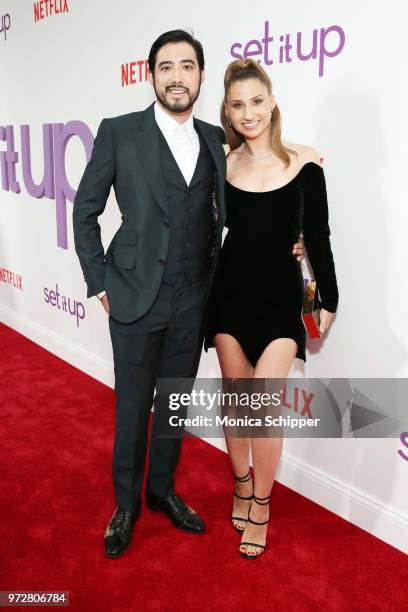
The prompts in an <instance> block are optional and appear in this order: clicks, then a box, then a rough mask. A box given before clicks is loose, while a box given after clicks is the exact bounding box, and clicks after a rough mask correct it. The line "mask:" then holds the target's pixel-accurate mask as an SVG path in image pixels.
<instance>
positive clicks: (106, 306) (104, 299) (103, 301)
mask: <svg viewBox="0 0 408 612" xmlns="http://www.w3.org/2000/svg"><path fill="white" fill-rule="evenodd" d="M99 301H100V302H101V304H102V306H103V307H104V309H105V312H107V314H109V302H108V296H107V295H106V293H105V295H104V296H103V297H102V298H100V300H99Z"/></svg>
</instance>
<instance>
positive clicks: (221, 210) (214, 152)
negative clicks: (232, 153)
mask: <svg viewBox="0 0 408 612" xmlns="http://www.w3.org/2000/svg"><path fill="white" fill-rule="evenodd" d="M194 125H195V127H196V128H197V129H198V130H199V132H200V134H201V136H202V137H203V138H204V140H205V142H206V145H207V147H208V149H209V151H210V153H211V156H212V158H213V161H214V164H215V169H216V172H217V202H218V222H219V223H220V224H221V226H223V225H224V221H225V202H224V192H225V179H226V173H227V162H226V160H225V152H224V148H223V146H222V143H221V142H220V141H219V140H218V138H217V137H216V136H215V135H214V134H213V133H212V131H211V132H210V131H209V130H208V128H207V126H206V125H205V123H203V122H202V121H200V120H199V119H194Z"/></svg>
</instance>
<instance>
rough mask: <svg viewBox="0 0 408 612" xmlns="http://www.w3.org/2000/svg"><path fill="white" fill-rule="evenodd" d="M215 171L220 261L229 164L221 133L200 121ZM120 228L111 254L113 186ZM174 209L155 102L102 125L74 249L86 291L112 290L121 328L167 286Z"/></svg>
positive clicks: (78, 206)
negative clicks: (104, 225) (104, 226)
mask: <svg viewBox="0 0 408 612" xmlns="http://www.w3.org/2000/svg"><path fill="white" fill-rule="evenodd" d="M194 125H195V128H196V129H197V130H198V131H199V132H200V134H201V136H202V137H203V139H204V140H205V142H206V144H207V146H208V149H209V151H210V153H211V156H212V158H213V160H214V165H215V168H216V181H215V188H214V193H213V202H212V203H210V204H209V205H212V206H214V207H215V209H216V211H217V228H216V234H215V241H214V257H213V263H212V265H211V269H210V270H209V273H210V278H212V275H213V273H214V267H215V261H216V258H217V255H218V252H219V249H220V246H221V239H222V229H223V226H224V221H225V202H224V188H225V177H226V161H225V153H224V149H223V146H222V144H223V143H224V142H225V135H224V131H223V130H222V128H220V127H217V126H214V125H211V124H209V123H206V122H205V121H200V120H199V119H194ZM112 185H113V188H114V190H115V195H116V200H117V203H118V206H119V209H120V212H121V214H122V224H121V226H120V228H119V230H118V231H117V232H116V234H115V236H114V237H113V240H112V242H111V243H110V245H109V247H108V249H107V252H106V254H105V252H104V248H103V245H102V241H101V231H100V226H99V223H98V216H99V215H101V214H102V213H103V211H104V209H105V206H106V201H107V198H108V196H109V192H110V189H111V186H112ZM167 214H168V204H167V199H166V191H165V184H164V178H163V175H162V171H161V163H160V150H159V138H158V130H157V124H156V121H155V117H154V109H153V104H152V105H151V106H149V107H148V108H147V109H146V110H144V111H141V112H135V113H129V114H127V115H121V116H119V117H113V118H110V119H103V120H102V122H101V124H100V126H99V129H98V133H97V136H96V138H95V142H94V147H93V150H92V155H91V159H90V160H89V162H88V164H87V166H86V168H85V172H84V175H83V177H82V179H81V182H80V184H79V187H78V191H77V194H76V197H75V200H74V209H73V223H74V240H75V250H76V253H77V255H78V257H79V261H80V264H81V267H82V271H83V273H84V278H85V282H86V283H87V286H88V294H87V295H88V297H91V296H93V295H96V294H97V293H99V292H101V291H104V290H105V291H106V293H107V296H108V300H109V306H110V312H111V314H112V316H113V317H114V318H116V319H118V320H119V321H122V322H130V321H134V320H136V319H138V318H140V317H141V316H142V315H143V314H145V313H146V312H147V310H148V309H149V307H150V306H151V304H152V303H153V301H154V299H155V297H156V295H157V293H158V291H159V288H160V284H161V281H162V277H163V272H164V267H163V265H160V262H163V260H164V261H165V260H166V258H167V250H168V245H169V229H168V218H167Z"/></svg>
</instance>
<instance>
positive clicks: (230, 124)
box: [227, 115, 232, 127]
mask: <svg viewBox="0 0 408 612" xmlns="http://www.w3.org/2000/svg"><path fill="white" fill-rule="evenodd" d="M227 119H228V125H229V126H230V127H232V123H231V119H230V118H229V115H227Z"/></svg>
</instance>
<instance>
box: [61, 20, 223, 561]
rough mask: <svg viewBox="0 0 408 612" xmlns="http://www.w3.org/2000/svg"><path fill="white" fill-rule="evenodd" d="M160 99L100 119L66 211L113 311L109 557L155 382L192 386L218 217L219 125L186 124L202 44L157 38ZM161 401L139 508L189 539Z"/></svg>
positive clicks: (87, 266)
mask: <svg viewBox="0 0 408 612" xmlns="http://www.w3.org/2000/svg"><path fill="white" fill-rule="evenodd" d="M149 69H150V76H149V80H150V83H151V84H152V85H153V87H154V91H155V94H156V97H157V101H156V102H155V103H154V104H152V105H151V106H149V107H148V108H147V109H146V110H145V111H142V112H134V113H130V114H127V115H122V116H119V117H115V118H112V119H103V121H102V123H101V125H100V127H99V129H98V133H97V137H96V139H95V143H94V148H93V152H92V157H91V159H90V161H89V163H88V165H87V167H86V169H85V173H84V175H83V177H82V180H81V182H80V185H79V188H78V192H77V195H76V198H75V203H74V213H73V221H74V237H75V248H76V252H77V254H78V257H79V260H80V263H81V266H82V270H83V272H84V277H85V281H86V283H87V286H88V297H91V296H96V295H98V297H99V298H100V300H101V302H102V305H103V306H104V308H105V310H106V312H108V313H109V315H110V316H109V328H110V334H111V340H112V347H113V356H114V368H115V391H116V423H115V442H114V451H113V479H114V489H115V497H116V505H117V507H116V509H115V512H114V514H113V517H112V519H111V521H110V522H109V525H108V527H107V529H106V532H105V538H104V541H105V550H106V554H107V555H108V556H109V557H111V558H114V557H118V556H119V555H120V554H121V553H122V552H123V551H124V550H125V548H126V547H127V546H128V544H129V543H130V539H131V534H132V529H133V526H134V523H135V521H136V519H137V518H138V517H139V514H140V509H141V487H142V481H143V475H144V464H145V453H146V446H147V429H148V419H149V413H150V409H151V406H152V403H153V396H154V390H155V386H156V382H157V380H158V379H166V378H190V379H191V378H194V377H195V376H196V373H197V369H198V364H199V359H200V354H201V347H202V340H203V331H204V330H203V320H204V311H205V306H206V301H207V296H208V291H209V288H210V283H211V279H212V275H213V272H214V265H215V261H216V257H217V253H218V251H219V248H220V245H221V238H222V229H223V225H224V219H225V207H224V184H225V174H226V163H225V153H224V149H223V142H224V140H225V137H224V132H223V130H222V129H221V128H219V127H216V126H213V125H210V124H208V123H205V122H204V121H200V120H198V119H194V118H193V115H192V109H193V104H194V102H195V100H196V99H197V98H198V95H199V92H200V86H201V84H202V82H203V81H204V55H203V49H202V46H201V44H200V43H199V42H198V41H197V40H195V39H194V38H193V37H192V36H191V35H190V34H188V33H187V32H185V31H182V30H174V31H171V32H166V33H165V34H162V35H161V36H160V37H159V38H158V39H157V40H156V41H155V42H154V43H153V46H152V48H151V50H150V54H149ZM112 185H113V187H114V190H115V194H116V199H117V202H118V206H119V208H120V211H121V213H122V224H121V227H120V228H119V230H118V231H117V233H116V234H115V236H114V238H113V240H112V242H111V244H110V245H109V248H108V250H107V252H106V254H104V249H103V245H102V242H101V238H100V227H99V224H98V220H97V218H98V216H99V215H100V214H102V212H103V211H104V208H105V205H106V200H107V198H108V195H109V191H110V188H111V186H112ZM168 411H169V407H168V402H166V401H165V396H161V395H160V394H158V395H156V401H155V411H154V416H153V423H152V430H151V437H150V445H149V456H150V457H149V459H150V461H149V470H148V475H147V484H146V503H147V506H148V507H149V508H151V509H152V510H158V511H162V512H164V513H166V514H167V516H168V517H169V518H170V519H171V521H172V522H173V524H174V525H175V526H176V527H179V528H180V529H183V530H185V531H187V532H190V533H196V534H201V533H204V531H205V527H204V523H203V521H202V519H201V518H200V517H199V516H198V514H197V513H196V512H195V511H194V510H193V509H192V508H190V507H189V506H188V505H187V504H186V503H185V502H184V501H183V499H182V498H181V497H180V496H179V495H177V494H176V493H175V490H174V481H173V474H174V471H175V469H176V467H177V463H178V460H179V454H180V445H181V438H180V437H172V438H169V437H163V436H161V435H160V433H161V432H162V431H163V427H162V425H163V423H165V422H166V419H167V421H168V416H169V413H168Z"/></svg>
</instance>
